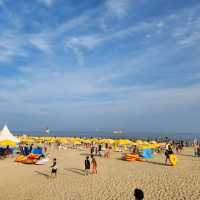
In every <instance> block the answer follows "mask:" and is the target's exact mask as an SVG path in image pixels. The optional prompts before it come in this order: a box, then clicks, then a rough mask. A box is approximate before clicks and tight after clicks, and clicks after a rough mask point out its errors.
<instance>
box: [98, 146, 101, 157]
mask: <svg viewBox="0 0 200 200" xmlns="http://www.w3.org/2000/svg"><path fill="white" fill-rule="evenodd" d="M98 152H99V156H100V157H101V144H99V146H98Z"/></svg>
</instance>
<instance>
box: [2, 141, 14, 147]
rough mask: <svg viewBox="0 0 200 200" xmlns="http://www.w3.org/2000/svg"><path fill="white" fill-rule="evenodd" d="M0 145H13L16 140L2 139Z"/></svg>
mask: <svg viewBox="0 0 200 200" xmlns="http://www.w3.org/2000/svg"><path fill="white" fill-rule="evenodd" d="M0 146H12V147H15V146H16V142H13V141H11V140H4V141H1V142H0Z"/></svg>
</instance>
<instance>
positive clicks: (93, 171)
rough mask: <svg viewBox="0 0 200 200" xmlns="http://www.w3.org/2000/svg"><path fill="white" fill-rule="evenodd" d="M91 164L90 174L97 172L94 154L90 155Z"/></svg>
mask: <svg viewBox="0 0 200 200" xmlns="http://www.w3.org/2000/svg"><path fill="white" fill-rule="evenodd" d="M91 164H92V174H97V162H96V160H95V157H94V156H92V162H91Z"/></svg>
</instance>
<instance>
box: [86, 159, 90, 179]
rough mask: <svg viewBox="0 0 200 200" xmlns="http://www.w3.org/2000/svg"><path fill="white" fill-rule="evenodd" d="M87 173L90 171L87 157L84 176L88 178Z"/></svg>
mask: <svg viewBox="0 0 200 200" xmlns="http://www.w3.org/2000/svg"><path fill="white" fill-rule="evenodd" d="M89 171H90V160H89V156H87V157H86V159H85V176H88V174H89Z"/></svg>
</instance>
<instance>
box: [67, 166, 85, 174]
mask: <svg viewBox="0 0 200 200" xmlns="http://www.w3.org/2000/svg"><path fill="white" fill-rule="evenodd" d="M64 170H66V171H69V172H73V173H76V174H79V175H82V176H85V171H84V170H83V169H78V168H65V169H64Z"/></svg>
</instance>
